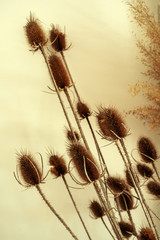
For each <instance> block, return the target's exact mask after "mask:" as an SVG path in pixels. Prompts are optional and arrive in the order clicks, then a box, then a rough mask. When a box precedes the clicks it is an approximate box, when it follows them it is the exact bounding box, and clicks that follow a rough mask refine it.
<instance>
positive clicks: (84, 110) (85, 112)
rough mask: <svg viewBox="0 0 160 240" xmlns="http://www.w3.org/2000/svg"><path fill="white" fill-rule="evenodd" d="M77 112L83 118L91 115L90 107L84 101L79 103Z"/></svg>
mask: <svg viewBox="0 0 160 240" xmlns="http://www.w3.org/2000/svg"><path fill="white" fill-rule="evenodd" d="M77 112H78V114H79V116H80V117H81V118H82V119H83V118H88V117H89V116H91V112H90V110H89V107H88V106H87V104H85V103H82V102H78V103H77Z"/></svg>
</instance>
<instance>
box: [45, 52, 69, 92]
mask: <svg viewBox="0 0 160 240" xmlns="http://www.w3.org/2000/svg"><path fill="white" fill-rule="evenodd" d="M49 64H50V67H51V71H52V73H53V76H54V79H55V81H56V84H57V86H58V88H60V89H64V88H65V87H69V86H70V79H69V76H68V73H67V70H66V68H65V66H64V64H63V62H62V60H61V58H60V57H58V56H57V55H55V54H53V55H52V56H50V57H49Z"/></svg>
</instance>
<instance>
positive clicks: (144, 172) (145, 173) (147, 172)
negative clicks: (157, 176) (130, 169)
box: [137, 163, 154, 178]
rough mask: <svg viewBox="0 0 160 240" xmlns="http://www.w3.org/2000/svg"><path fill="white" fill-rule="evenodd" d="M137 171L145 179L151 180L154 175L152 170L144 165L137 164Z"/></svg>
mask: <svg viewBox="0 0 160 240" xmlns="http://www.w3.org/2000/svg"><path fill="white" fill-rule="evenodd" d="M137 170H138V172H139V174H140V175H141V176H142V177H144V178H151V177H152V175H153V173H154V171H153V169H152V168H150V167H149V166H147V165H146V164H142V163H138V164H137Z"/></svg>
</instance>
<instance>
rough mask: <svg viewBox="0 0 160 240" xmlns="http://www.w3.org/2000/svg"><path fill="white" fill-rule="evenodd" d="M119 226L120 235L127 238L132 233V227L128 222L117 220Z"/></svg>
mask: <svg viewBox="0 0 160 240" xmlns="http://www.w3.org/2000/svg"><path fill="white" fill-rule="evenodd" d="M119 227H120V229H121V232H122V235H123V236H124V237H125V238H127V239H128V238H130V237H131V236H132V235H133V234H134V227H133V226H132V225H131V224H130V223H128V222H124V221H121V222H119Z"/></svg>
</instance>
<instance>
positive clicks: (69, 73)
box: [60, 51, 81, 102]
mask: <svg viewBox="0 0 160 240" xmlns="http://www.w3.org/2000/svg"><path fill="white" fill-rule="evenodd" d="M60 54H61V56H62V59H63V62H64V64H65V67H66V69H67V72H68V75H69V77H70V80H71V83H72V86H73V88H74V91H75V93H76V96H77V98H78V101H79V102H81V99H80V95H79V93H78V90H77V88H76V86H75V83H74V82H73V78H72V75H71V72H70V70H69V67H68V64H67V61H66V58H65V56H64V53H63V51H61V52H60Z"/></svg>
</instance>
